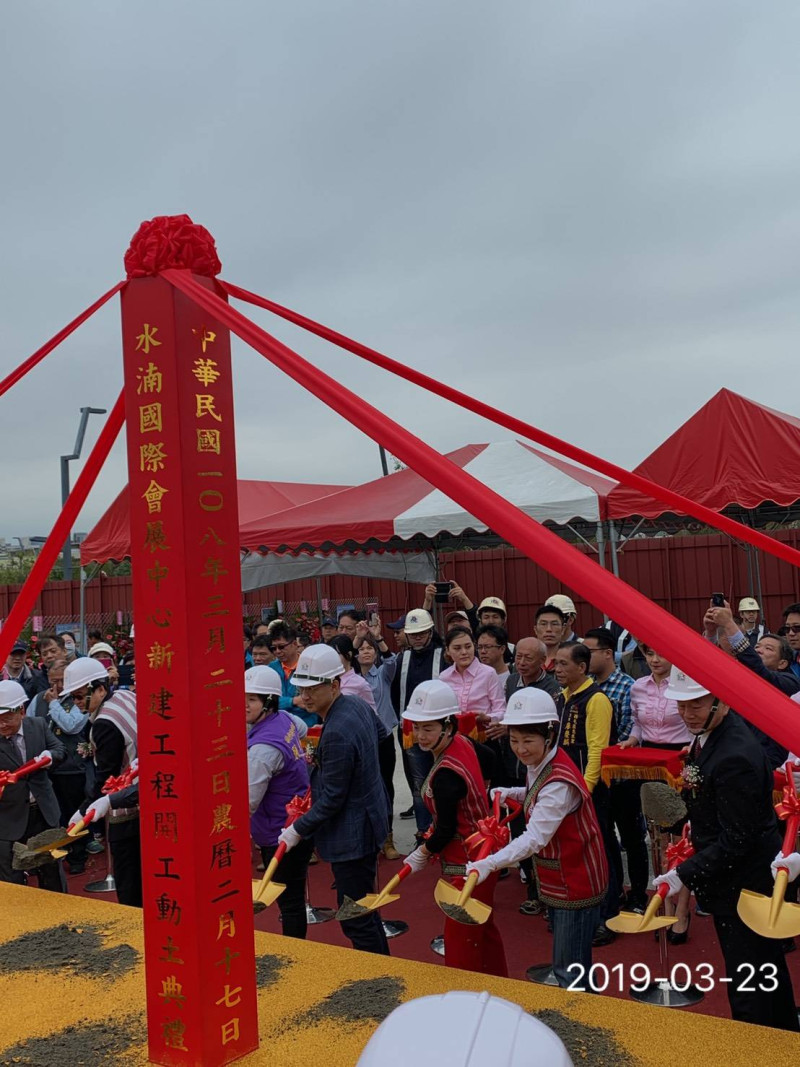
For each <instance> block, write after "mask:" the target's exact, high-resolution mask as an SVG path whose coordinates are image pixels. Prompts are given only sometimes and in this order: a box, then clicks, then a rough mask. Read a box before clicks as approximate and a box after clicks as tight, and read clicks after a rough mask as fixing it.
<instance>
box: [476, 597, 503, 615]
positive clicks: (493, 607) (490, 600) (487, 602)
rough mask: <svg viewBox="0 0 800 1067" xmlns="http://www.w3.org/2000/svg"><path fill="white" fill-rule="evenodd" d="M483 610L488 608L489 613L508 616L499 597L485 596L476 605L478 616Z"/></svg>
mask: <svg viewBox="0 0 800 1067" xmlns="http://www.w3.org/2000/svg"><path fill="white" fill-rule="evenodd" d="M484 608H488V609H489V611H501V612H502V613H503V614H504V615H508V612H507V611H506V606H505V604H504V603H503V601H502V600H501V599H500V597H499V596H487V597H485V598H484V599H483V600H482V601H481V602H480V604H479V605H478V616H479V617H480V614H481V612H482V611H483V609H484Z"/></svg>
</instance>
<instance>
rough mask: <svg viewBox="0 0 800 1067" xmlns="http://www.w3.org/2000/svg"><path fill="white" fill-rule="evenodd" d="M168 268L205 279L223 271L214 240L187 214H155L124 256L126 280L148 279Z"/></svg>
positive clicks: (135, 236)
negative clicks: (187, 271) (185, 271)
mask: <svg viewBox="0 0 800 1067" xmlns="http://www.w3.org/2000/svg"><path fill="white" fill-rule="evenodd" d="M171 268H174V269H176V270H190V271H191V272H192V273H193V274H202V275H204V276H205V277H207V278H216V276H217V275H218V274H219V273H220V271H221V270H222V264H221V263H220V261H219V256H218V255H217V246H216V244H215V243H214V238H213V237H212V236H211V234H210V233H209V232H208V230H207V229H206V228H205V226H200V225H199V224H198V223H196V222H192V220H191V219H190V218H189V216H188V215H156V217H155V218H154V219H148V220H147V221H146V222H143V223H142V224H141V226H140V227H139V229H138V230H137V231H136V233H135V234H134V235H133V237H132V238H131V243H130V247H129V248H128V251H127V252H126V253H125V272H126V274H127V276H128V278H147V277H150V276H151V275H154V274H160V273H161V271H162V270H170V269H171Z"/></svg>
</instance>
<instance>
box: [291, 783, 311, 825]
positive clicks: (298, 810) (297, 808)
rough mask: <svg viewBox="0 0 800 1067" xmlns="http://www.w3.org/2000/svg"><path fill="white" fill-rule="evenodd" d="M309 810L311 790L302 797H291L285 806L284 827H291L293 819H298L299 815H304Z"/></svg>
mask: <svg viewBox="0 0 800 1067" xmlns="http://www.w3.org/2000/svg"><path fill="white" fill-rule="evenodd" d="M310 810H311V790H310V789H309V790H308V792H306V793H304V795H303V796H301V797H300V796H297V797H292V799H291V800H290V801H289V803H288V804H287V805H286V815H287V819H286V825H287V826H291V825H292V823H293V822H294V821H295V819H299V818H300V816H301V815H305V814H306V812H307V811H310Z"/></svg>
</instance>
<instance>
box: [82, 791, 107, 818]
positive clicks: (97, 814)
mask: <svg viewBox="0 0 800 1067" xmlns="http://www.w3.org/2000/svg"><path fill="white" fill-rule="evenodd" d="M110 810H111V797H110V796H104V797H98V799H97V800H93V801H92V803H91V804H90V805H89V810H88V811H87V812H86V815H91V817H92V818H91V822H99V821H100V820H101V819H105V817H106V815H108V813H109V811H110Z"/></svg>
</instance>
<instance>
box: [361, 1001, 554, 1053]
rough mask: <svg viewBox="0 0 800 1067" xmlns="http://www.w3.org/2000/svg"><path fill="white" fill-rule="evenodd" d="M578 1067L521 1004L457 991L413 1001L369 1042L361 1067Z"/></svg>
mask: <svg viewBox="0 0 800 1067" xmlns="http://www.w3.org/2000/svg"><path fill="white" fill-rule="evenodd" d="M409 1064H413V1067H487V1065H489V1064H491V1067H573V1064H572V1060H571V1059H570V1057H569V1054H568V1052H567V1050H566V1049H565V1048H564V1045H563V1043H562V1041H561V1039H560V1038H559V1037H557V1036H556V1034H554V1033H553V1031H552V1030H551V1029H550V1028H549V1027H547V1026H545V1024H544V1023H543V1022H541V1020H539V1019H535V1018H534V1017H533V1016H532V1015H529V1014H528V1013H527V1012H526V1011H525V1010H524V1009H523V1008H521V1007H520V1006H519V1004H512V1003H511V1001H509V1000H503V999H502V998H501V997H494V996H490V995H489V993H468V992H456V991H451V992H449V993H437V994H435V995H434V996H430V997H420V998H419V999H417V1000H408V1001H406V1002H405V1004H401V1005H400V1006H399V1007H398V1008H395V1009H394V1011H393V1012H392V1013H391V1015H389V1016H387V1018H385V1019H384V1020H383V1022H382V1023H381V1025H380V1026H379V1027H378V1029H377V1030H376V1031H375V1033H374V1034H373V1035H372V1037H371V1038H370V1039H369V1041H368V1042H367V1046H366V1048H365V1049H364V1051H363V1052H362V1053H361V1056H360V1057H359V1060H358V1064H357V1067H408V1065H409Z"/></svg>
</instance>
